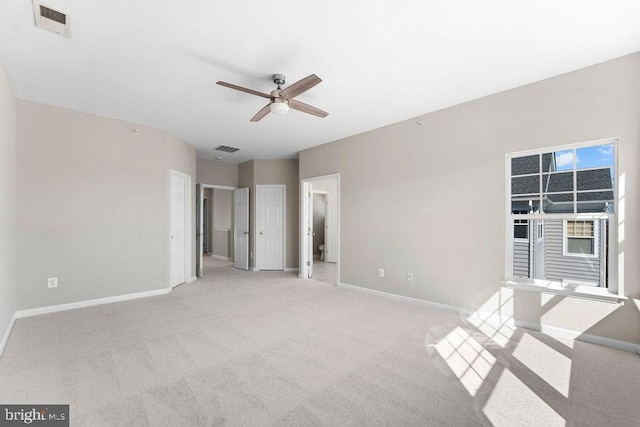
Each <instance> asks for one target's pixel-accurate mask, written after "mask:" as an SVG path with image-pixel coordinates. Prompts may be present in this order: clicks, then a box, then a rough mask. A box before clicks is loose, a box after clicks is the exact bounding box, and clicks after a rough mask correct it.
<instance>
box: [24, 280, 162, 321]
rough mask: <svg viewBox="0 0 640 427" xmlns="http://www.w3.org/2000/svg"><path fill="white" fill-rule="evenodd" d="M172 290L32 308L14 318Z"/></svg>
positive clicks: (160, 293)
mask: <svg viewBox="0 0 640 427" xmlns="http://www.w3.org/2000/svg"><path fill="white" fill-rule="evenodd" d="M171 290H172V288H165V289H156V290H154V291H146V292H136V293H133V294H125V295H117V296H113V297H106V298H97V299H90V300H86V301H78V302H71V303H68V304H59V305H49V306H46V307H38V308H32V309H28V310H18V311H16V313H15V316H14V317H16V318H18V319H20V318H23V317H31V316H38V315H40V314H48V313H56V312H58V311H66V310H74V309H76V308H84V307H92V306H94V305H102V304H110V303H112V302H120V301H128V300H132V299H138V298H146V297H153V296H157V295H164V294H168V293H169V292H171Z"/></svg>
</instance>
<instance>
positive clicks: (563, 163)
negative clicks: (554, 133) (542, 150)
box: [545, 150, 573, 172]
mask: <svg viewBox="0 0 640 427" xmlns="http://www.w3.org/2000/svg"><path fill="white" fill-rule="evenodd" d="M552 160H553V162H552V167H551V169H550V170H549V171H551V172H553V171H566V170H573V150H565V151H556V152H555V153H553V159H552ZM545 172H546V170H545Z"/></svg>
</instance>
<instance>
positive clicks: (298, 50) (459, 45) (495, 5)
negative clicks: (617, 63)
mask: <svg viewBox="0 0 640 427" xmlns="http://www.w3.org/2000/svg"><path fill="white" fill-rule="evenodd" d="M44 4H46V5H48V6H50V7H52V8H54V9H58V10H60V11H62V12H65V13H67V14H68V15H69V17H70V23H71V38H70V39H67V38H64V37H61V36H58V35H56V34H53V33H50V32H47V31H44V30H41V29H38V28H36V27H35V26H34V18H33V6H32V3H31V1H29V0H2V2H1V3H0V57H1V58H2V60H3V62H4V64H5V67H6V69H7V72H8V74H9V78H10V80H11V84H12V86H13V89H14V91H15V94H16V96H18V97H19V98H24V99H28V100H34V101H38V102H43V103H47V104H53V105H58V106H61V107H66V108H71V109H74V110H79V111H84V112H88V113H94V114H98V115H102V116H107V117H113V118H117V119H121V120H125V121H129V122H133V123H140V124H144V125H150V126H155V127H158V128H161V129H166V130H168V131H170V132H172V133H173V134H175V135H176V136H178V137H180V138H181V139H183V140H185V141H187V142H189V143H190V144H192V145H193V146H195V147H196V148H197V150H198V155H199V156H201V157H208V158H213V157H215V156H217V155H220V156H221V157H222V158H223V160H226V161H230V162H235V163H239V162H242V161H246V160H249V159H252V158H288V157H296V156H297V152H298V151H300V150H302V149H305V148H308V147H312V146H315V145H319V144H323V143H326V142H330V141H334V140H337V139H340V138H344V137H347V136H350V135H354V134H357V133H361V132H364V131H367V130H370V129H373V128H377V127H381V126H384V125H388V124H391V123H394V122H398V121H401V120H404V119H408V118H411V117H416V116H419V115H422V114H425V113H428V112H431V111H434V110H438V109H441V108H443V107H447V106H451V105H455V104H458V103H461V102H464V101H468V100H471V99H475V98H478V97H481V96H484V95H488V94H491V93H496V92H499V91H502V90H505V89H509V88H513V87H517V86H521V85H523V84H526V83H530V82H533V81H537V80H541V79H544V78H547V77H551V76H554V75H558V74H561V73H565V72H568V71H571V70H575V69H578V68H582V67H585V66H588V65H592V64H595V63H598V62H602V61H605V60H608V59H612V58H615V57H618V56H622V55H625V54H628V53H633V52H636V51H640V1H637V0H621V1H616V0H609V1H606V2H604V1H602V0H555V1H551V0H550V1H538V0H529V1H523V0H485V1H478V0H437V1H433V0H431V1H426V0H398V1H395V2H391V1H375V0H366V1H365V0H351V1H344V0H341V1H339V0H322V1H315V2H303V1H300V0H297V1H295V0H274V1H265V0H245V1H237V2H232V1H215V0H183V1H180V2H177V1H170V0H129V1H113V0H109V1H107V0H91V1H86V0H44ZM274 73H282V74H285V75H286V76H287V85H288V84H291V83H293V82H295V81H297V80H299V79H301V78H303V77H306V76H307V75H309V74H311V73H315V74H317V75H318V76H319V77H320V78H322V79H323V82H322V83H321V84H319V85H318V86H316V87H314V88H313V89H311V90H310V91H308V92H306V93H304V94H303V95H300V96H299V97H298V98H297V99H299V100H300V101H303V102H306V103H308V104H311V105H314V106H316V107H318V108H320V109H323V110H325V111H328V112H329V116H328V117H326V118H325V119H320V118H317V117H314V116H310V115H307V114H303V113H300V112H298V111H290V112H289V114H287V115H286V116H275V115H273V114H270V115H268V116H267V117H265V118H264V119H262V120H261V121H260V122H257V123H251V122H249V119H250V118H251V117H252V116H253V115H254V114H255V113H256V112H257V111H258V110H259V109H260V108H262V107H263V106H264V105H265V104H266V101H267V100H265V99H263V98H259V97H256V96H252V95H248V94H244V93H241V92H236V91H233V90H231V89H228V88H224V87H221V86H218V85H216V84H215V82H216V81H217V80H223V81H227V82H230V83H234V84H238V85H241V86H246V87H249V88H253V89H256V90H259V91H262V92H269V91H271V90H272V89H274V85H273V83H272V82H271V75H272V74H274ZM221 144H223V145H230V146H235V147H238V148H240V149H241V151H238V152H236V153H235V154H225V153H219V152H217V151H213V148H215V147H217V146H218V145H221ZM407 155H411V153H407Z"/></svg>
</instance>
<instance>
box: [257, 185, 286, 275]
mask: <svg viewBox="0 0 640 427" xmlns="http://www.w3.org/2000/svg"><path fill="white" fill-rule="evenodd" d="M262 188H282V271H286V269H287V186H286V185H285V184H256V207H255V211H254V212H255V226H254V230H255V233H253V235H254V236H253V238H254V241H253V247H254V248H255V250H254V255H255V260H254V266H255V267H254V268H253V271H260V259H259V257H258V253H259V252H258V233H259V232H258V210H259V209H260V203H259V199H258V195H259V192H260V189H262ZM271 271H279V270H271Z"/></svg>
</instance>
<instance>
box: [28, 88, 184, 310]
mask: <svg viewBox="0 0 640 427" xmlns="http://www.w3.org/2000/svg"><path fill="white" fill-rule="evenodd" d="M133 127H136V128H138V129H140V134H139V135H134V134H133V133H132V128H133ZM18 141H19V144H18V151H17V164H18V177H17V189H18V195H17V218H18V219H17V231H18V233H19V235H20V239H19V240H18V243H17V266H18V270H19V272H20V274H19V277H18V288H17V298H18V309H29V308H36V307H41V306H48V305H54V304H62V303H70V302H76V301H83V300H89V299H93V298H102V297H109V296H115V295H122V294H129V293H135V292H142V291H149V290H154V289H161V288H166V287H167V286H168V285H169V264H170V263H169V261H170V247H169V245H170V233H169V188H170V186H169V184H170V172H169V171H170V169H175V170H178V171H180V172H183V173H185V174H187V175H191V176H192V184H193V190H192V194H195V182H196V179H195V174H196V157H195V150H194V148H193V147H191V146H190V145H188V144H186V143H184V142H182V141H181V140H179V139H177V138H175V137H174V136H172V135H170V134H168V133H167V132H164V131H160V130H158V129H154V128H149V127H144V126H138V125H135V126H134V125H132V124H130V123H125V122H121V121H117V120H111V119H106V118H103V117H98V116H94V115H90V114H85V113H80V112H76V111H71V110H66V109H62V108H57V107H53V106H47V105H43V104H38V103H34V102H29V101H24V100H18ZM192 202H195V200H192ZM192 206H193V207H195V203H192ZM192 226H193V227H194V228H193V230H195V208H194V209H193V215H192ZM191 264H192V266H191V270H192V272H191V273H192V274H191V275H192V276H194V275H195V253H193V260H192V263H191ZM47 277H58V288H56V289H47Z"/></svg>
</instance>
